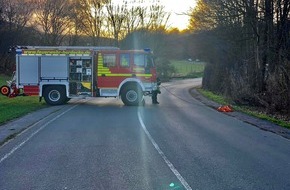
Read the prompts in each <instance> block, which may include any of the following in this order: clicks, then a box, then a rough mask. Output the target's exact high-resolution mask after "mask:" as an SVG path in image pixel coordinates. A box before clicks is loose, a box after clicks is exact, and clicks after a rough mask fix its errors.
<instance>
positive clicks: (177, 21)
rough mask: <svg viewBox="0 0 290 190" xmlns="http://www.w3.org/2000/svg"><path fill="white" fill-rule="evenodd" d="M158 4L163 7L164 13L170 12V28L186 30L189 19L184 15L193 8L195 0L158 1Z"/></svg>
mask: <svg viewBox="0 0 290 190" xmlns="http://www.w3.org/2000/svg"><path fill="white" fill-rule="evenodd" d="M160 3H162V4H163V5H164V6H165V10H166V11H168V12H171V18H170V20H169V26H170V27H177V28H179V29H180V30H183V29H185V28H187V25H188V23H189V17H188V16H187V15H184V13H186V12H188V11H189V10H190V8H191V7H192V8H193V7H194V6H195V4H196V1H195V0H160Z"/></svg>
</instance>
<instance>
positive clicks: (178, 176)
mask: <svg viewBox="0 0 290 190" xmlns="http://www.w3.org/2000/svg"><path fill="white" fill-rule="evenodd" d="M138 119H139V122H140V124H141V126H142V129H143V130H144V132H145V134H146V135H147V137H148V138H149V140H150V141H151V143H152V144H153V146H154V148H155V149H156V150H157V152H158V153H159V155H160V156H161V157H162V158H163V160H164V161H165V163H166V164H167V166H168V167H169V168H170V170H171V171H172V172H173V174H174V175H175V176H176V177H177V179H178V180H179V181H180V182H181V184H182V185H183V186H184V187H185V189H186V190H192V188H191V187H190V186H189V184H188V183H187V182H186V181H185V179H184V178H183V177H182V176H181V174H180V173H179V172H178V171H177V169H176V168H175V167H174V165H173V164H172V163H171V162H170V161H169V160H168V158H167V157H166V156H165V154H164V153H163V152H162V150H161V149H160V148H159V146H158V144H157V143H156V142H155V140H154V139H153V138H152V136H151V135H150V133H149V131H148V130H147V128H146V126H145V124H144V122H143V120H142V118H141V115H140V111H139V110H138Z"/></svg>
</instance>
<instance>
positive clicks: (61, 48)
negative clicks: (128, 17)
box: [15, 46, 120, 51]
mask: <svg viewBox="0 0 290 190" xmlns="http://www.w3.org/2000/svg"><path fill="white" fill-rule="evenodd" d="M15 49H29V50H95V51H97V50H119V49H120V48H118V47H113V46H16V48H15Z"/></svg>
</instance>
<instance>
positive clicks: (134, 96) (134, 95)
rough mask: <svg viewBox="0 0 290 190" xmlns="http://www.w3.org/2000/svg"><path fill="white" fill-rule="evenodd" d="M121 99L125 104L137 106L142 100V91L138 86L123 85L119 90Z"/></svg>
mask: <svg viewBox="0 0 290 190" xmlns="http://www.w3.org/2000/svg"><path fill="white" fill-rule="evenodd" d="M121 99H122V101H123V103H124V104H125V105H126V106H139V105H142V102H143V92H142V89H141V88H140V87H139V86H136V85H128V86H125V87H124V89H123V90H122V92H121Z"/></svg>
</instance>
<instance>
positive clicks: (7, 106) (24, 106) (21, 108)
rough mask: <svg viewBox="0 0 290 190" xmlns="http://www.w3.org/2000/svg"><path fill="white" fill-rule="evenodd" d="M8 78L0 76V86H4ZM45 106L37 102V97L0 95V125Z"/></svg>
mask: <svg viewBox="0 0 290 190" xmlns="http://www.w3.org/2000/svg"><path fill="white" fill-rule="evenodd" d="M7 80H10V77H9V76H4V75H0V86H2V85H6V81H7ZM46 106H47V105H46V104H45V103H44V102H42V103H40V102H39V98H38V96H24V97H23V96H19V97H15V98H8V97H6V96H3V95H1V94H0V125H1V124H3V123H5V122H7V121H10V120H12V119H15V118H19V117H21V116H23V115H26V114H27V113H30V112H33V111H35V110H38V109H40V108H44V107H46Z"/></svg>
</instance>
